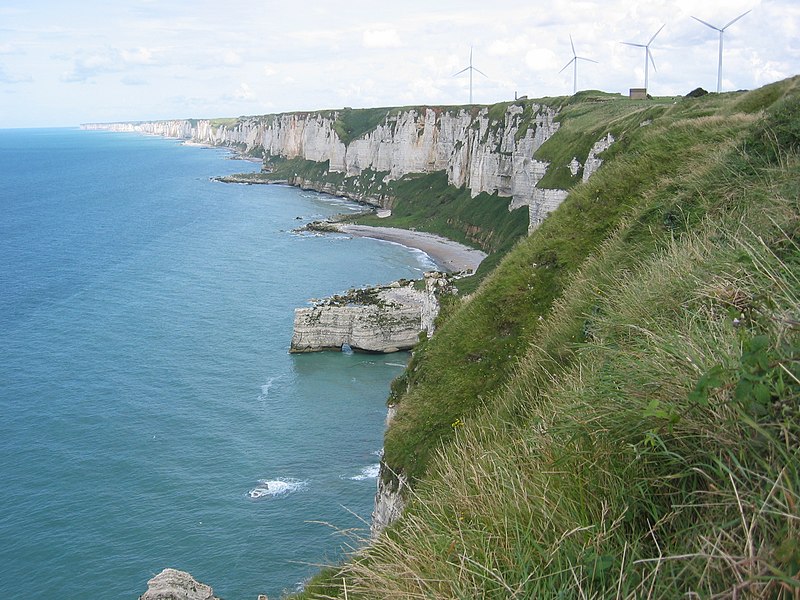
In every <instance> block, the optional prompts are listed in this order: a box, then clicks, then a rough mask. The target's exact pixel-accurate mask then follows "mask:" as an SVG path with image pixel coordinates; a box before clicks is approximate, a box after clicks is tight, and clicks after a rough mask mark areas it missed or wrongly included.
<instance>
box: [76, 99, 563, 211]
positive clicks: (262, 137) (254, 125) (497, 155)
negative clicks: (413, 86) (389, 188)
mask: <svg viewBox="0 0 800 600" xmlns="http://www.w3.org/2000/svg"><path fill="white" fill-rule="evenodd" d="M526 111H527V112H529V113H530V114H527V115H525V116H524V118H523V115H524V113H526ZM557 114H558V113H557V111H556V110H555V109H553V108H550V107H548V106H545V105H539V104H535V103H529V104H527V105H524V106H523V105H522V104H509V105H508V107H507V108H506V112H505V113H504V114H503V115H502V116H500V117H497V116H494V117H493V116H490V114H489V109H488V108H481V109H479V110H470V111H468V110H467V109H464V108H460V109H444V108H431V107H428V108H419V109H407V110H403V111H400V112H391V113H389V114H387V116H386V117H385V118H384V120H383V122H381V123H379V124H378V125H377V126H376V127H375V128H374V129H372V130H370V131H368V132H366V133H364V134H363V135H362V136H360V137H359V138H357V139H355V140H352V141H351V142H350V143H349V144H348V145H345V144H344V143H343V142H342V140H341V139H340V138H339V136H338V134H337V133H336V129H335V127H334V125H335V124H336V122H337V119H338V118H339V114H338V113H336V112H308V113H284V114H278V115H265V116H260V117H246V118H241V119H238V120H237V121H235V122H234V123H230V124H226V123H225V122H214V121H209V120H174V121H155V122H150V123H134V124H130V123H114V124H95V125H92V124H89V125H84V126H83V127H84V128H86V129H115V130H118V131H138V132H142V133H149V134H155V135H163V136H168V137H176V138H182V139H186V140H192V141H194V142H198V143H204V144H212V145H222V146H233V147H236V148H238V149H240V150H243V151H245V152H250V151H251V150H254V149H262V150H263V152H264V153H265V154H266V155H268V156H282V157H285V158H302V159H305V160H312V161H317V162H325V161H329V167H328V168H329V170H330V171H331V172H337V173H345V174H347V175H348V176H354V175H360V174H361V173H362V172H363V171H364V170H365V169H371V170H373V171H376V172H381V173H386V175H385V178H386V180H392V179H399V178H401V177H403V176H404V175H408V174H410V173H432V172H435V171H444V172H446V173H447V178H448V182H449V183H450V184H452V185H454V186H456V187H462V186H466V187H467V188H468V189H469V191H470V193H471V194H472V196H473V197H474V196H477V195H478V194H480V193H482V192H486V193H489V194H495V193H496V194H499V195H500V196H505V197H512V198H513V205H512V206H513V208H519V207H521V206H530V207H531V211H532V212H534V213H536V214H537V215H544V214H546V213H547V212H549V211H550V210H552V207H551V204H544V205H540V204H539V202H540V200H541V198H542V196H541V194H540V193H539V192H540V191H541V190H539V188H537V187H536V185H537V184H538V182H539V181H540V180H541V178H542V177H544V174H545V172H546V170H547V166H548V163H546V162H543V161H539V160H536V159H534V158H533V154H534V152H536V150H537V149H538V148H539V147H540V146H541V145H542V144H543V143H544V142H545V141H547V139H549V138H550V136H552V135H553V134H554V133H555V132H556V131H557V130H558V127H559V123H558V122H557V121H556V116H557ZM523 128H524V130H523ZM306 185H308V186H309V187H315V183H314V182H306ZM553 198H554V196H549V197H548V199H549V200H551V201H552V200H553ZM384 208H391V207H390V206H384Z"/></svg>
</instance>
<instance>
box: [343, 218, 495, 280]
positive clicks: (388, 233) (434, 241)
mask: <svg viewBox="0 0 800 600" xmlns="http://www.w3.org/2000/svg"><path fill="white" fill-rule="evenodd" d="M338 229H339V231H340V232H342V233H346V234H349V235H354V236H358V237H369V238H374V239H377V240H385V241H387V242H394V243H396V244H402V245H403V246H408V247H409V248H416V249H417V250H422V251H423V252H424V253H425V254H427V255H428V256H430V257H431V259H432V260H433V262H435V263H436V264H437V265H438V266H439V268H441V269H444V270H446V271H450V272H451V273H460V272H462V271H473V272H474V271H475V270H477V268H478V265H480V264H481V261H483V259H484V258H486V253H485V252H482V251H480V250H476V249H475V248H470V247H468V246H464V245H463V244H459V243H458V242H454V241H453V240H449V239H447V238H444V237H441V236H438V235H435V234H433V233H425V232H422V231H410V230H408V229H398V228H396V227H371V226H368V225H339V226H338Z"/></svg>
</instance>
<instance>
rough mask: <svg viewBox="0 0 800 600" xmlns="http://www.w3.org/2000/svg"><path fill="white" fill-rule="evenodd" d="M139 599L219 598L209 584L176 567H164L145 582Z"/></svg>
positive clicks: (210, 599)
mask: <svg viewBox="0 0 800 600" xmlns="http://www.w3.org/2000/svg"><path fill="white" fill-rule="evenodd" d="M139 600H220V599H219V598H217V597H216V596H215V595H214V590H212V589H211V588H210V587H209V586H207V585H205V584H203V583H199V582H198V581H196V580H195V579H194V577H192V576H191V575H189V573H186V572H185V571H178V570H177V569H164V570H163V571H161V573H159V574H158V575H156V576H155V577H153V578H152V579H151V580H150V581H148V582H147V591H146V592H145V593H144V594H142V595H141V596H139Z"/></svg>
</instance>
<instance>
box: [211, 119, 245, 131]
mask: <svg viewBox="0 0 800 600" xmlns="http://www.w3.org/2000/svg"><path fill="white" fill-rule="evenodd" d="M239 121H240V118H237V117H229V118H218V119H211V120H210V121H209V123H210V125H211V127H222V126H223V125H224V126H225V127H227V128H228V129H231V128H233V127H236V125H237V124H238V123H239Z"/></svg>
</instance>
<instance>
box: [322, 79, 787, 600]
mask: <svg viewBox="0 0 800 600" xmlns="http://www.w3.org/2000/svg"><path fill="white" fill-rule="evenodd" d="M798 88H800V82H799V81H798V80H797V79H794V80H788V81H785V82H779V83H778V84H773V85H772V86H768V87H767V88H762V89H761V90H756V91H753V92H749V93H746V94H738V95H736V94H729V95H724V96H716V95H714V96H709V97H706V98H700V99H695V100H682V101H678V102H677V103H676V104H674V105H673V104H670V105H668V106H663V105H662V106H658V105H656V106H652V107H650V108H647V109H645V110H646V111H648V112H647V117H646V118H647V119H652V123H651V124H649V125H648V126H646V127H640V126H639V123H640V122H641V121H642V120H644V119H641V118H640V116H639V115H635V114H625V113H624V111H620V112H618V113H617V111H616V109H615V108H614V107H612V106H611V105H610V104H609V103H608V102H604V103H595V104H596V106H597V110H598V111H601V112H599V113H598V114H597V115H595V116H596V117H598V119H599V117H603V118H606V119H609V118H610V119H613V123H612V122H611V121H609V128H612V127H617V135H618V138H619V140H620V141H619V143H618V144H616V145H615V146H612V150H611V151H609V152H608V153H607V154H606V158H607V159H608V160H607V163H606V164H605V165H604V167H603V168H602V169H601V170H600V172H598V174H596V175H595V176H594V178H592V180H590V181H589V182H588V184H585V185H581V186H578V187H577V188H576V189H575V190H574V191H573V193H572V194H571V195H570V197H569V198H568V199H567V201H565V203H564V204H563V205H562V206H561V207H560V208H559V210H558V211H556V213H554V214H553V215H552V216H551V217H550V218H549V219H547V220H546V221H545V222H544V224H543V225H542V226H541V227H540V228H539V229H538V230H537V232H536V233H535V234H534V235H533V236H531V237H530V238H528V239H525V240H523V241H522V242H520V243H519V244H518V245H517V247H516V248H515V249H514V250H513V251H512V252H511V253H510V254H509V255H508V257H507V258H506V259H505V260H504V261H503V262H502V264H501V265H500V266H499V267H498V268H497V269H496V270H495V271H494V272H493V273H492V274H491V275H490V276H489V278H488V279H487V280H485V281H484V282H483V284H482V285H481V287H480V289H479V290H478V291H477V292H476V294H475V295H474V296H473V297H472V298H470V299H468V300H465V301H463V302H461V303H460V305H459V306H456V307H453V308H451V310H450V311H449V312H448V317H447V319H446V320H445V322H444V323H443V325H442V327H441V328H440V330H439V332H438V333H437V335H436V336H434V338H433V339H431V340H430V341H429V342H427V343H425V344H423V346H422V347H421V348H420V349H419V350H418V352H416V353H415V357H414V359H413V361H412V363H411V365H410V367H409V369H408V371H407V374H406V375H405V377H404V378H403V379H401V380H399V381H398V382H396V384H395V386H394V394H393V398H392V399H393V401H395V402H399V411H398V415H397V417H396V420H395V422H394V424H393V425H392V427H391V428H390V430H389V432H388V433H387V438H386V448H385V452H386V453H385V461H386V462H387V463H388V464H389V465H391V466H392V467H393V468H394V469H395V470H397V471H400V472H402V473H404V474H405V475H406V476H409V477H410V478H411V479H412V481H416V482H417V484H416V486H415V492H414V493H413V495H412V497H411V498H410V505H409V507H408V509H407V511H406V515H405V516H404V518H403V519H402V520H401V521H400V522H399V523H398V524H397V525H395V526H394V527H393V528H391V529H390V530H389V532H387V534H385V535H383V536H382V537H381V539H380V540H379V541H378V542H377V543H376V544H375V545H373V546H372V547H371V548H370V549H368V550H366V551H365V552H363V553H362V554H360V555H358V556H357V557H356V559H355V560H354V561H353V562H351V563H350V564H349V565H347V566H345V568H344V569H343V571H342V572H341V573H336V576H335V577H333V576H329V577H327V579H325V580H326V581H327V582H328V584H329V587H327V588H325V587H319V588H314V587H313V586H311V587H310V588H309V592H308V595H310V596H314V595H315V594H317V593H318V592H319V593H323V592H324V593H327V594H331V595H336V594H338V593H341V592H342V589H341V582H346V584H347V587H348V592H349V597H351V598H352V597H380V598H388V597H398V598H400V597H402V598H407V597H496V598H508V597H607V596H611V595H614V596H616V597H642V596H647V595H650V596H652V597H663V598H671V597H676V596H680V595H683V594H685V593H686V592H688V591H694V592H696V593H698V594H700V595H702V596H712V595H714V594H717V593H719V594H723V595H725V594H728V595H733V594H734V593H739V594H744V593H749V594H751V595H753V596H756V597H760V596H764V597H776V596H778V595H779V594H780V593H783V592H782V590H790V589H793V590H795V591H796V590H797V589H798V587H797V586H798V585H800V582H799V581H798V571H800V543H798V541H797V540H798V539H800V532H798V522H800V498H798V493H800V473H798V456H797V448H798V446H800V431H799V430H798V425H797V423H798V421H800V409H798V397H800V380H798V378H799V377H800V368H799V367H798V361H799V360H800V348H799V347H798V346H799V344H798V335H797V334H798V321H800V315H798V312H797V311H798V308H797V307H798V304H800V248H799V247H798V244H800V225H799V224H798V214H800V210H798V209H799V208H800V207H798V197H799V196H800V183H798V182H800V160H799V159H798V152H800V147H799V146H800V119H799V118H798V114H800V90H799V89H798ZM613 102H619V101H613ZM762 109H766V110H767V113H766V116H764V115H762V113H761V112H760V111H761V110H762ZM591 111H592V108H591V107H587V106H585V105H584V106H581V107H579V113H578V112H576V113H575V114H574V117H575V119H576V120H578V119H585V120H587V122H592V123H595V125H594V126H595V127H596V126H597V125H596V123H597V121H598V119H593V118H592V115H591ZM615 113H617V114H615ZM562 129H563V130H564V131H565V133H569V129H568V128H567V124H566V123H564V124H562ZM570 135H573V136H574V138H575V139H577V137H579V136H578V128H575V131H573V132H572V133H571V134H570ZM565 137H566V136H565ZM589 137H591V136H589ZM589 137H587V138H586V139H589ZM595 139H596V138H595ZM734 319H735V321H734ZM782 586H783V587H782ZM785 593H786V594H787V595H786V597H791V596H789V595H788V594H789V592H788V591H786V592H785ZM323 595H324V594H323Z"/></svg>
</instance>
